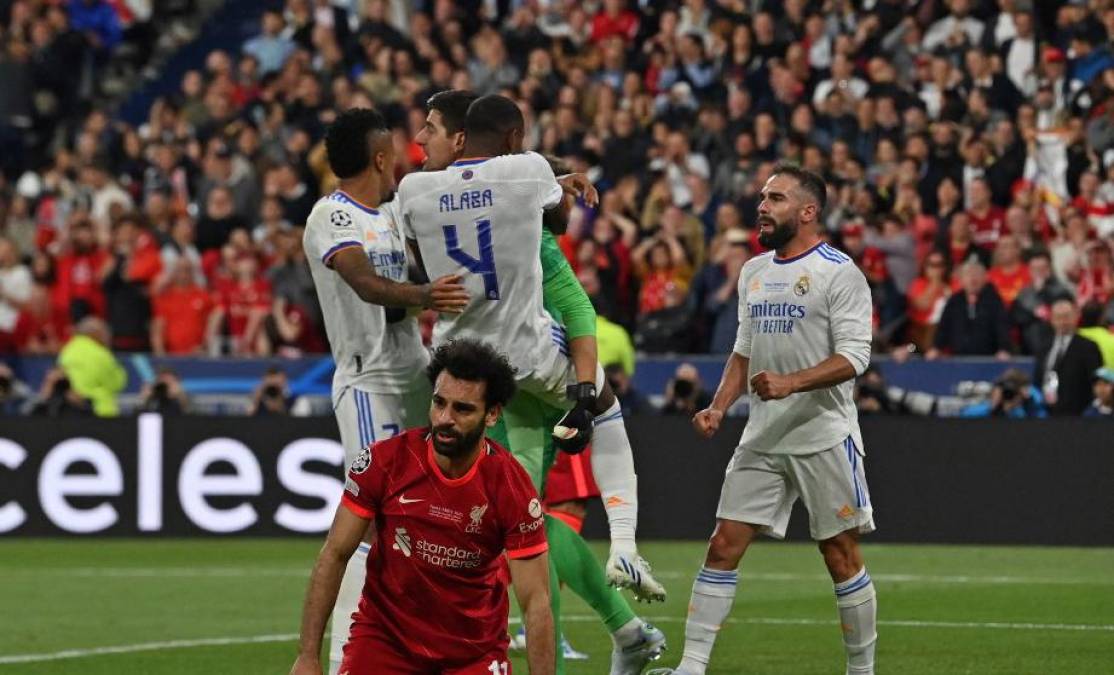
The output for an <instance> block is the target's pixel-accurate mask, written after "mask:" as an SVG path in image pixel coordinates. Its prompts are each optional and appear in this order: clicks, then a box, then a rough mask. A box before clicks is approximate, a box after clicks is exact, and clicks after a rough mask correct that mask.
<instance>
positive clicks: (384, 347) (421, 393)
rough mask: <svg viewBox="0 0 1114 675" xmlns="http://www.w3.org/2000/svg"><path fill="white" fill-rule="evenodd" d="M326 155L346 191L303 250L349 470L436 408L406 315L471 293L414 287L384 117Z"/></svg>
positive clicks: (348, 123) (360, 561) (358, 118)
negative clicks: (394, 217) (392, 213)
mask: <svg viewBox="0 0 1114 675" xmlns="http://www.w3.org/2000/svg"><path fill="white" fill-rule="evenodd" d="M325 147H326V150H327V152H328V157H329V166H330V168H331V169H332V170H333V173H335V174H336V175H337V177H338V178H339V179H340V186H339V188H338V189H337V190H336V191H335V192H333V193H332V194H330V195H327V196H325V197H322V198H321V199H320V200H318V202H317V203H316V204H315V205H314V207H313V211H312V212H311V213H310V215H309V218H308V219H307V220H306V228H305V234H304V237H303V243H304V246H305V250H306V257H307V258H308V260H309V267H310V273H311V274H312V276H313V284H314V286H315V287H316V289H317V298H318V300H319V302H320V304H321V311H322V314H323V315H324V319H325V332H326V334H327V335H328V337H329V345H330V348H331V349H332V354H333V360H334V361H335V362H336V373H335V374H334V375H333V393H332V399H333V409H334V410H335V411H336V417H337V425H338V427H339V428H340V439H341V445H343V447H344V466H345V467H348V466H351V464H352V462H353V461H354V460H355V459H356V456H357V455H358V454H359V453H360V451H361V449H362V448H364V447H367V445H368V444H369V443H372V442H374V441H376V440H383V439H385V438H389V437H391V436H393V435H395V434H397V433H399V431H401V430H402V429H407V428H411V427H414V426H417V425H419V424H422V423H423V420H424V416H425V413H426V411H427V409H428V407H429V383H428V381H426V380H425V379H424V376H422V371H423V369H424V368H425V366H426V364H427V363H429V354H428V352H427V351H426V349H425V347H423V346H422V340H421V333H420V331H419V329H418V325H417V321H416V320H415V319H414V318H413V317H411V316H408V315H407V312H406V308H407V307H432V308H433V309H436V310H439V311H445V312H453V311H456V312H459V311H460V310H461V309H462V308H463V307H464V306H465V305H466V304H467V300H468V294H467V292H466V291H465V290H464V288H463V286H461V285H460V284H459V278H458V277H445V278H442V279H438V280H437V281H435V282H434V283H432V284H411V283H408V282H407V281H406V274H407V259H406V248H405V245H404V244H403V241H402V237H401V235H400V234H399V232H398V230H397V228H396V227H395V225H394V223H393V222H392V221H391V220H390V219H388V218H386V217H385V216H384V215H383V214H382V213H381V212H380V211H379V208H378V207H379V205H380V202H382V201H383V200H386V199H390V197H391V195H392V194H393V193H394V188H395V180H394V166H395V158H394V145H393V143H392V141H391V134H390V131H389V129H388V128H387V125H386V122H385V121H384V120H383V117H382V116H381V115H380V114H379V113H378V112H376V111H374V110H368V109H352V110H348V111H345V112H343V113H341V114H340V115H339V116H338V117H337V119H336V121H334V122H333V124H332V125H331V126H330V127H329V129H328V131H327V132H326V135H325ZM368 548H369V545H368V544H366V543H365V544H364V545H361V546H360V547H359V548H358V550H357V551H356V554H355V555H354V556H353V557H352V562H351V564H350V566H349V568H348V571H347V572H346V574H345V583H344V586H343V587H342V589H341V593H340V601H339V602H338V603H337V608H336V612H335V613H334V615H333V639H332V646H331V658H330V672H331V673H334V674H335V673H336V672H337V670H338V668H339V667H340V658H341V648H342V647H343V645H344V641H345V639H347V636H348V624H349V620H350V617H351V615H352V613H353V612H354V611H355V610H356V602H357V600H358V599H359V593H360V588H361V587H362V586H363V579H364V563H365V561H366V559H367V551H368Z"/></svg>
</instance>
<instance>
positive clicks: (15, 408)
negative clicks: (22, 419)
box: [0, 363, 31, 417]
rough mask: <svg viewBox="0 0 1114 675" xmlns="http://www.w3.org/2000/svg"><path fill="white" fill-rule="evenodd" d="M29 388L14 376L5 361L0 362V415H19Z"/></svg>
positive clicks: (28, 394)
mask: <svg viewBox="0 0 1114 675" xmlns="http://www.w3.org/2000/svg"><path fill="white" fill-rule="evenodd" d="M30 396H31V390H30V389H29V388H28V387H27V385H26V384H24V383H23V382H21V381H20V380H19V379H18V378H16V376H15V373H13V372H12V369H11V368H9V367H8V364H6V363H0V417H7V416H10V415H19V414H21V413H22V412H23V408H24V406H25V405H26V404H27V399H28V398H29V397H30Z"/></svg>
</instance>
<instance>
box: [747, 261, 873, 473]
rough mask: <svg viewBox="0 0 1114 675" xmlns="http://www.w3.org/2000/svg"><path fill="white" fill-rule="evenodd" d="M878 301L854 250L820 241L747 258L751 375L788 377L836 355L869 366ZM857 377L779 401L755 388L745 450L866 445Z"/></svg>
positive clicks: (801, 451) (858, 367)
mask: <svg viewBox="0 0 1114 675" xmlns="http://www.w3.org/2000/svg"><path fill="white" fill-rule="evenodd" d="M871 308H872V304H871V299H870V288H869V287H868V286H867V283H866V278H865V277H864V276H863V273H862V272H861V271H859V268H858V267H857V266H856V265H855V263H854V262H852V260H851V259H850V258H848V257H847V254H845V253H843V252H841V251H838V250H836V249H834V248H832V247H831V246H829V245H828V244H825V243H821V244H817V245H816V246H814V247H812V248H811V249H809V250H808V251H806V252H805V253H802V254H801V255H798V256H795V257H793V258H784V259H779V258H776V257H774V254H773V253H772V252H770V253H765V254H762V255H760V256H757V257H755V258H752V259H751V260H749V261H747V263H746V265H744V266H743V271H742V273H741V274H740V275H739V331H738V336H737V339H736V341H735V352H736V353H737V354H739V355H740V356H743V357H746V358H749V359H750V372H749V373H748V379H749V378H750V377H754V376H755V375H756V374H758V373H759V372H761V371H763V370H765V371H769V372H772V373H777V374H779V375H786V374H789V373H792V372H794V371H798V370H804V369H806V368H811V367H813V366H815V365H817V364H819V363H820V362H821V361H823V360H825V359H827V358H828V357H830V356H832V355H833V354H840V355H842V356H844V357H845V358H847V360H848V361H850V362H851V365H852V366H854V368H855V373H856V374H862V372H863V371H864V370H866V367H867V366H868V365H869V364H870V340H871ZM853 388H854V382H853V380H848V381H846V382H843V383H841V384H838V385H836V386H834V387H827V388H824V389H817V390H814V391H809V392H802V393H799V394H792V395H790V396H789V397H787V398H784V399H781V400H776V401H773V400H771V401H762V400H761V399H759V398H758V396H756V395H754V394H753V393H752V394H751V397H750V419H749V420H748V421H747V425H746V428H745V429H744V430H743V438H742V440H741V441H740V442H739V444H740V446H741V447H742V448H743V449H745V450H753V451H755V452H763V453H769V454H789V455H805V454H811V453H815V452H821V451H823V450H827V449H828V448H831V447H834V446H837V445H839V444H840V443H842V442H844V441H845V440H846V439H847V437H848V436H851V437H852V438H853V439H854V440H855V447H856V448H858V449H859V450H860V451H861V450H862V448H863V441H862V435H861V434H860V433H859V418H858V413H857V411H856V410H855V402H854V397H853V394H852V392H853Z"/></svg>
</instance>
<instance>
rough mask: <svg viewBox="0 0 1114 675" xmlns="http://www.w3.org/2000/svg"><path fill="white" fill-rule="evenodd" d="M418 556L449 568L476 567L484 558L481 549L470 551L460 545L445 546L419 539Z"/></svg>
mask: <svg viewBox="0 0 1114 675" xmlns="http://www.w3.org/2000/svg"><path fill="white" fill-rule="evenodd" d="M415 551H416V552H417V554H418V557H419V558H421V559H422V560H424V561H426V562H427V563H429V564H430V565H436V566H437V567H446V568H449V569H475V568H476V567H479V566H480V563H481V562H483V560H482V559H481V558H480V552H479V551H469V550H468V549H466V548H461V547H459V546H445V545H444V544H434V543H431V542H428V541H426V540H425V539H419V540H418V545H417V547H416V548H415Z"/></svg>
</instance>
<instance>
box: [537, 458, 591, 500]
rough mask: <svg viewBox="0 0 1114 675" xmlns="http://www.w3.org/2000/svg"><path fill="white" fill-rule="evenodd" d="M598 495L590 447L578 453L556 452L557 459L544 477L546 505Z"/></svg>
mask: <svg viewBox="0 0 1114 675" xmlns="http://www.w3.org/2000/svg"><path fill="white" fill-rule="evenodd" d="M599 496H600V489H599V487H598V486H597V485H596V479H595V477H593V476H592V448H588V449H587V450H585V451H584V452H582V453H580V454H579V455H570V454H569V453H567V452H558V453H557V461H555V462H554V463H553V468H551V469H550V470H549V475H548V476H546V478H545V503H546V506H552V505H553V504H560V503H561V502H571V501H574V500H577V499H590V498H592V497H599Z"/></svg>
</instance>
